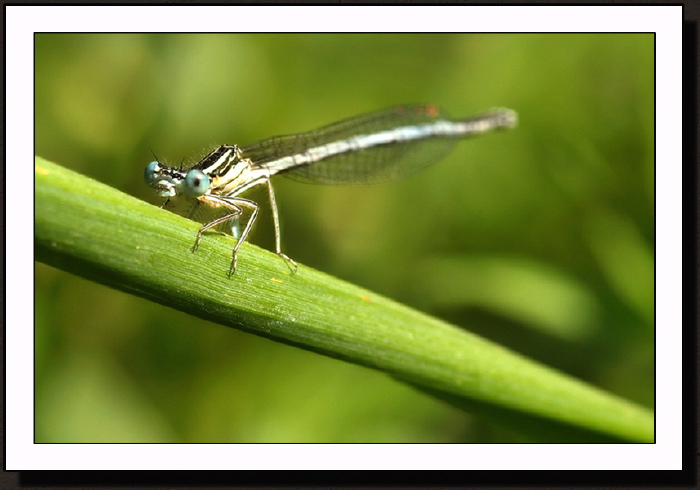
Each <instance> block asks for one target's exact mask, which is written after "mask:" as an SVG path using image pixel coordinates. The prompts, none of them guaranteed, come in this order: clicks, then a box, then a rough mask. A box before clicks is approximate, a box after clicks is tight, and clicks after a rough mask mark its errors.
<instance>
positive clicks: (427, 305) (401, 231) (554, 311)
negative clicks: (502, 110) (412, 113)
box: [35, 34, 654, 442]
mask: <svg viewBox="0 0 700 490" xmlns="http://www.w3.org/2000/svg"><path fill="white" fill-rule="evenodd" d="M35 41H36V42H35V47H36V48H35V49H36V107H37V108H40V110H39V111H38V112H37V114H36V154H37V155H40V156H42V157H45V158H48V159H51V160H55V161H59V162H61V163H62V164H64V165H67V166H69V167H71V168H72V169H74V170H77V171H79V172H81V173H83V174H86V175H88V176H91V177H93V178H95V179H97V180H100V181H102V182H105V183H107V184H109V185H111V186H114V187H116V188H119V189H121V190H123V191H125V192H128V193H130V194H133V195H135V196H138V197H140V198H142V199H144V200H148V201H149V202H152V203H154V204H160V201H159V200H158V198H156V197H155V196H154V195H153V194H152V193H151V192H150V191H149V188H148V187H147V186H146V185H145V184H143V182H142V175H143V168H144V166H145V165H146V163H148V162H149V161H151V160H153V154H156V155H157V156H158V158H159V159H160V160H162V161H166V162H170V163H172V164H178V163H180V162H181V161H184V164H186V165H187V164H191V163H194V162H195V161H197V160H198V159H199V157H201V156H202V155H203V153H204V152H205V151H207V150H208V149H211V148H212V147H214V146H216V145H218V144H222V143H236V144H246V143H250V142H253V141H255V140H257V139H262V138H267V137H269V136H273V135H277V134H285V133H292V132H299V131H306V130H310V129H314V128H316V127H319V126H321V125H324V124H326V123H330V122H334V121H337V120H340V119H343V118H345V117H349V116H353V115H357V114H361V113H364V112H368V111H373V110H378V109H381V108H384V107H388V106H391V105H394V104H401V103H412V102H434V103H437V104H439V105H440V106H442V107H443V108H445V109H446V111H447V112H449V113H450V114H452V115H454V116H468V115H470V114H474V113H477V112H480V111H483V110H485V109H488V108H491V107H495V106H503V107H509V108H512V109H515V110H516V111H518V113H519V115H520V126H519V127H518V128H517V129H515V130H512V131H509V132H503V133H498V134H494V135H486V136H484V137H481V138H478V139H475V140H473V141H468V142H464V143H461V144H460V145H459V146H458V147H457V149H456V150H455V151H454V152H453V153H452V154H451V155H450V156H449V157H448V158H447V159H445V160H444V161H443V162H440V163H439V164H437V165H434V166H432V167H431V168H429V169H427V170H426V171H424V172H422V173H420V174H418V175H416V176H413V177H410V178H408V179H405V180H403V181H401V182H397V183H396V184H393V185H389V186H382V187H366V188H335V187H324V186H313V185H304V184H299V183H295V182H292V181H287V180H285V179H284V178H280V179H279V181H277V180H276V181H275V189H276V191H277V194H278V196H277V197H278V205H279V207H280V213H281V215H282V216H281V219H282V226H283V236H282V239H283V247H284V250H285V252H286V253H287V254H288V255H290V256H291V257H292V258H294V259H295V260H297V261H299V262H302V263H304V264H306V265H309V266H312V267H315V268H317V269H320V270H323V271H326V272H328V273H330V274H333V275H336V276H338V277H341V278H344V279H347V280H349V281H351V282H354V283H357V284H359V285H361V286H363V287H367V288H370V289H373V290H375V291H377V292H379V293H381V294H384V295H386V296H389V297H392V298H394V299H396V300H398V301H401V302H403V303H406V304H408V305H412V306H414V307H416V308H419V309H421V310H423V311H426V312H428V313H430V314H433V315H436V316H439V317H442V318H444V319H446V320H448V321H450V322H452V323H455V324H457V325H469V326H470V328H472V326H474V325H478V329H477V330H474V329H473V328H472V331H475V332H476V333H478V334H480V335H482V336H484V337H487V338H490V339H493V340H495V341H497V342H499V343H501V344H503V345H506V346H508V347H510V348H512V349H514V350H516V351H519V352H521V353H524V354H526V355H529V356H530V357H533V358H535V359H537V360H539V361H541V362H543V363H546V364H549V365H551V366H553V367H555V368H558V369H561V370H563V371H565V372H568V373H571V374H573V375H575V376H578V377H580V378H582V379H584V380H586V381H589V382H591V383H593V384H595V385H597V386H599V387H601V388H603V389H606V390H609V391H612V392H614V393H616V394H619V395H621V396H623V397H626V398H629V399H630V400H633V401H635V402H638V403H641V404H642V405H645V406H648V407H653V388H654V384H653V382H654V381H653V380H654V378H653V372H654V371H653V368H654V364H653V362H654V361H653V347H654V345H653V341H654V330H653V328H654V160H653V150H654V140H653V135H654V111H653V109H654V108H653V103H654V73H653V69H654V59H653V56H654V52H653V49H654V44H653V42H654V41H653V36H652V35H646V34H611V35H608V34H571V35H570V34H561V35H559V34H546V35H520V34H518V35H510V34H509V35H501V34H487V35H442V34H440V35H432V34H430V35H429V34H416V35H414V34H410V35H409V34H401V35H394V34H265V35H262V34H249V35H238V34H230V35H229V34H225V35H220V34H216V35H215V34H186V35H164V34H156V35H141V34H76V35H73V34H70V35H68V34H37V35H36V39H35ZM260 202H261V204H263V205H264V199H260ZM270 221H271V220H270V216H269V214H267V213H263V215H262V216H261V219H260V220H259V221H258V223H257V225H256V226H257V228H256V231H255V233H254V236H253V241H254V242H255V243H258V244H260V245H263V246H266V247H268V248H269V249H271V248H272V245H273V241H272V240H273V234H272V226H271V223H270ZM193 240H194V237H193ZM280 266H281V267H282V264H281V265H280ZM221 280H222V281H225V280H227V279H226V276H225V274H224V273H222V277H221ZM475 285H476V286H475ZM35 319H36V401H37V403H36V440H37V442H504V441H506V442H509V441H514V440H518V439H517V438H516V436H514V435H513V434H512V433H510V432H507V431H505V430H504V429H501V428H499V427H494V426H491V425H487V424H485V423H483V422H482V421H480V420H479V419H476V418H473V417H470V416H468V415H465V414H464V413H461V412H459V411H457V410H456V409H454V408H451V407H449V406H447V405H445V404H443V403H442V402H439V401H437V400H435V399H431V398H428V397H426V396H425V395H422V394H420V393H418V392H415V391H413V390H411V389H410V388H408V387H406V386H403V385H400V384H398V383H396V382H394V381H392V380H391V379H389V378H387V377H385V376H383V375H381V374H379V373H376V372H372V371H370V370H367V369H363V368H360V367H357V366H353V365H349V364H346V363H343V362H340V361H335V360H332V359H327V358H323V357H321V356H318V355H314V354H311V353H308V352H304V351H301V350H299V349H294V348H290V347H287V346H284V345H279V344H275V343H273V342H271V341H268V340H265V339H261V338H257V337H253V336H250V335H247V334H243V333H241V332H238V331H235V330H231V329H226V328H224V327H220V326H217V325H212V324H208V323H205V322H202V321H200V320H196V319H193V318H190V317H187V316H186V315H183V314H181V313H178V312H175V311H172V310H168V309H165V308H163V307H161V306H159V305H156V304H151V303H149V302H147V301H145V300H142V299H140V298H136V297H132V296H128V295H125V294H122V293H118V292H115V291H113V290H110V289H108V288H104V287H101V286H98V285H95V284H93V283H89V282H87V281H84V280H82V279H78V278H76V277H73V276H70V275H68V274H65V273H62V272H59V271H57V270H54V269H51V268H49V267H47V266H44V265H43V264H37V267H36V308H35Z"/></svg>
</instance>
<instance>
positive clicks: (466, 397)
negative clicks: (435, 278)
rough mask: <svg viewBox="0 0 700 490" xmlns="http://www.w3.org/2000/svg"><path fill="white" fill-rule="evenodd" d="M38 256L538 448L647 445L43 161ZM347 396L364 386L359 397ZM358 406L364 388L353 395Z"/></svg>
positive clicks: (471, 349) (569, 398)
mask: <svg viewBox="0 0 700 490" xmlns="http://www.w3.org/2000/svg"><path fill="white" fill-rule="evenodd" d="M35 178H36V181H35V196H36V198H35V206H36V208H35V209H36V215H35V219H36V223H35V251H36V259H37V260H39V261H41V262H45V263H47V264H49V265H52V266H54V267H57V268H60V269H63V270H65V271H68V272H71V273H73V274H76V275H79V276H82V277H86V278H88V279H92V280H94V281H96V282H99V283H102V284H106V285H109V286H111V287H114V288H116V289H119V290H122V291H127V292H130V293H133V294H136V295H138V296H141V297H144V298H148V299H151V300H153V301H156V302H158V303H161V304H163V305H166V306H169V307H172V308H175V309H178V310H181V311H184V312H186V313H189V314H191V315H194V316H197V317H200V318H204V319H206V320H210V321H214V322H218V323H221V324H222V325H226V326H230V327H234V328H238V329H241V330H244V331H247V332H250V333H253V334H256V335H261V336H264V337H268V338H271V339H274V340H277V341H280V342H284V343H287V344H291V345H295V346H298V347H301V348H304V349H307V350H311V351H315V352H319V353H322V354H324V355H328V356H331V357H335V358H338V359H344V360H346V361H349V362H353V363H356V364H360V365H363V366H367V367H371V368H374V369H378V370H381V371H384V372H386V373H388V374H389V375H391V376H394V377H395V378H397V379H400V380H402V381H404V382H407V383H410V384H411V385H413V386H415V387H417V388H418V389H421V390H423V391H425V392H428V393H430V394H432V395H434V396H437V397H439V398H441V399H443V400H446V401H448V402H449V403H451V404H453V405H455V406H458V407H461V408H463V409H465V410H468V411H471V412H474V413H477V414H479V415H480V416H484V417H487V418H490V419H491V420H494V421H495V422H497V423H500V424H504V425H507V426H510V427H512V428H514V429H516V430H518V431H520V432H522V433H526V434H529V435H530V436H531V437H534V438H536V439H539V440H553V441H559V442H565V441H567V442H568V441H608V440H616V441H634V442H652V441H653V437H654V421H653V414H652V413H650V412H649V411H648V410H646V409H644V408H641V407H638V406H636V405H635V404H633V403H630V402H628V401H626V400H623V399H621V398H619V397H616V396H614V395H611V394H608V393H605V392H603V391H601V390H599V389H597V388H594V387H592V386H590V385H587V384H585V383H583V382H581V381H578V380H576V379H574V378H571V377H569V376H566V375H564V374H561V373H558V372H556V371H554V370H553V369H551V368H548V367H546V366H542V365H539V364H537V363H535V362H533V361H531V360H528V359H526V358H524V357H522V356H519V355H518V354H516V353H513V352H511V351H508V350H507V349H505V348H503V347H500V346H498V345H496V344H493V343H492V342H489V341H486V340H484V339H482V338H480V337H477V336H475V335H473V334H470V333H468V332H466V331H464V330H463V329H460V328H458V327H456V326H453V325H450V324H447V323H445V322H443V321H441V320H438V319H436V318H432V317H430V316H428V315H425V314H423V313H420V312H418V311H415V310H413V309H411V308H409V307H406V306H404V305H401V304H398V303H396V302H394V301H391V300H389V299H386V298H383V297H381V296H379V295H377V294H375V293H372V292H370V291H367V290H364V289H361V288H359V287H356V286H353V285H351V284H348V283H346V282H343V281H340V280H338V279H335V278H333V277H330V276H328V275H326V274H323V273H321V272H318V271H315V270H313V269H310V268H308V267H304V266H303V265H300V266H299V271H298V272H297V274H296V275H291V274H290V273H289V271H288V269H287V266H286V265H285V263H284V262H283V261H282V260H280V259H279V258H278V257H277V256H276V255H275V254H273V253H270V252H267V251H264V250H262V249H260V248H258V247H255V246H253V245H250V244H248V243H246V244H244V245H243V247H242V248H241V253H240V256H239V267H238V270H237V272H236V274H235V275H234V276H233V277H232V278H230V279H229V278H228V277H227V276H226V272H227V270H228V267H229V262H230V258H231V249H232V246H233V244H234V243H235V241H234V239H233V238H232V237H230V236H225V235H220V234H207V235H206V236H205V237H204V239H203V240H202V242H201V244H200V247H199V250H198V251H197V252H196V253H194V254H193V253H191V252H190V249H191V247H192V244H193V242H194V237H195V233H196V231H197V229H198V228H199V225H198V224H197V223H195V222H193V221H190V220H187V219H184V218H182V217H180V216H177V215H175V214H173V213H171V212H168V211H165V210H162V209H159V208H158V207H157V206H154V205H151V204H147V203H145V202H142V201H139V200H137V199H135V198H133V197H131V196H128V195H126V194H123V193H121V192H119V191H117V190H115V189H113V188H110V187H108V186H105V185H103V184H100V183H98V182H95V181H93V180H91V179H89V178H87V177H84V176H81V175H79V174H76V173H74V172H72V171H70V170H67V169H65V168H62V167H60V166H58V165H56V164H53V163H51V162H48V161H46V160H44V159H41V158H39V157H37V158H36V160H35ZM349 389H357V388H356V387H351V388H349ZM358 396H361V391H358Z"/></svg>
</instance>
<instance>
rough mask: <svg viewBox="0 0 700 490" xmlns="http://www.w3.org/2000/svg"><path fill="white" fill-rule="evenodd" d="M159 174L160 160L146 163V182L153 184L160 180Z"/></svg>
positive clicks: (144, 176) (144, 175) (144, 177)
mask: <svg viewBox="0 0 700 490" xmlns="http://www.w3.org/2000/svg"><path fill="white" fill-rule="evenodd" d="M159 174H160V167H159V166H158V162H151V163H149V164H148V165H146V170H144V172H143V180H145V181H146V184H148V185H150V186H153V185H154V184H155V183H156V182H158V178H159Z"/></svg>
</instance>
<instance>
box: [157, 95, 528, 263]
mask: <svg viewBox="0 0 700 490" xmlns="http://www.w3.org/2000/svg"><path fill="white" fill-rule="evenodd" d="M516 124H517V114H516V113H515V112H514V111H512V110H510V109H492V110H490V111H488V112H486V113H483V114H480V115H477V116H474V117H470V118H466V119H458V120H452V119H449V118H448V117H447V116H446V115H445V114H444V113H442V112H441V111H440V109H439V108H438V107H437V106H435V105H432V104H424V105H410V106H399V107H394V108H391V109H387V110H384V111H380V112H375V113H371V114H367V115H364V116H358V117H354V118H351V119H347V120H345V121H341V122H338V123H335V124H331V125H329V126H325V127H323V128H321V129H317V130H316V131H310V132H308V133H299V134H293V135H288V136H276V137H273V138H269V139H266V140H262V141H259V142H257V143H253V144H251V145H249V146H245V147H242V148H239V147H238V146H236V145H222V146H220V147H218V148H217V149H216V150H214V151H212V152H211V153H209V154H208V155H207V156H205V157H204V158H203V159H202V160H201V161H199V163H197V164H196V165H194V166H193V167H192V168H190V169H187V170H183V169H181V168H174V167H168V166H166V165H163V164H162V163H161V162H159V161H154V162H151V163H149V164H148V166H146V171H145V174H144V177H145V179H146V183H148V184H149V185H150V186H151V187H154V188H155V189H156V190H157V192H158V195H160V196H161V197H165V198H167V199H166V201H165V202H166V203H167V202H168V200H169V199H170V198H173V197H175V196H178V195H184V196H186V197H187V198H190V199H195V200H196V204H198V205H199V204H205V205H208V206H211V207H214V208H223V209H224V210H225V214H224V215H223V216H221V217H220V218H217V219H215V220H213V221H211V222H209V223H207V224H205V225H204V226H202V228H201V229H200V230H199V232H198V233H197V238H196V240H195V243H194V246H193V247H192V251H193V252H194V251H195V250H196V249H197V247H198V246H199V241H200V240H201V238H202V233H204V232H205V231H207V230H209V229H211V228H213V227H215V226H219V225H221V224H223V223H231V224H232V225H233V226H232V228H233V229H234V234H237V235H239V236H237V238H238V242H237V243H236V245H235V246H234V248H233V258H232V260H231V266H230V268H229V276H230V275H232V274H233V273H234V272H235V271H236V266H237V258H238V249H239V248H240V246H241V245H242V244H243V242H244V241H245V240H246V238H247V237H248V234H249V233H250V230H251V228H252V226H253V223H254V222H255V218H256V217H257V215H258V204H257V203H256V202H254V201H251V200H249V199H245V198H243V197H240V195H241V194H242V193H243V192H245V191H247V190H248V189H250V188H252V187H256V186H258V185H265V186H267V190H268V195H269V199H270V205H271V209H272V218H273V222H274V227H275V251H276V252H277V255H279V256H280V257H282V258H283V259H284V260H285V261H286V262H287V264H288V266H289V267H290V269H291V271H292V273H294V272H296V269H297V265H296V263H295V262H294V261H293V260H292V259H290V258H289V257H287V256H286V255H285V254H284V253H282V249H281V241H280V227H279V215H278V212H277V203H276V200H275V193H274V190H273V189H272V184H271V183H270V179H271V178H272V177H273V176H275V175H277V174H281V173H285V175H287V176H289V177H291V178H294V179H296V180H302V181H306V182H316V183H322V184H333V185H353V184H356V185H359V184H375V183H382V182H387V181H390V180H394V179H397V178H399V177H402V176H405V175H408V174H411V173H413V172H416V171H418V170H420V169H422V168H424V167H426V166H427V165H429V164H431V163H433V162H435V161H437V160H439V159H441V158H443V157H444V156H445V155H447V153H449V152H450V150H452V148H453V147H454V145H456V144H457V141H458V140H459V139H462V138H468V137H471V136H476V135H478V134H482V133H486V132H489V131H493V130H496V129H502V128H512V127H514V126H515V125H516ZM163 205H165V203H164V204H163ZM243 209H247V210H249V211H250V217H249V218H248V221H247V222H246V224H245V226H244V227H243V230H242V232H240V233H239V234H238V233H235V231H236V230H237V228H238V220H239V217H240V216H241V215H242V213H243Z"/></svg>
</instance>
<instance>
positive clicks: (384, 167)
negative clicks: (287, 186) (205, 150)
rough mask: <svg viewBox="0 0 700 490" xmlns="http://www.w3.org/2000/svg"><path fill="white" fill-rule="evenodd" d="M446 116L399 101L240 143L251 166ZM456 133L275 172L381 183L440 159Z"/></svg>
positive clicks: (320, 180)
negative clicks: (308, 127) (314, 127)
mask: <svg viewBox="0 0 700 490" xmlns="http://www.w3.org/2000/svg"><path fill="white" fill-rule="evenodd" d="M439 120H449V119H448V118H447V116H446V115H445V114H444V113H442V112H441V111H440V110H439V108H438V107H436V106H434V105H410V106H399V107H394V108H391V109H387V110H384V111H380V112H375V113H372V114H367V115H364V116H359V117H354V118H351V119H347V120H345V121H341V122H338V123H335V124H331V125H329V126H325V127H323V128H320V129H317V130H315V131H310V132H308V133H299V134H294V135H288V136H277V137H273V138H270V139H266V140H263V141H259V142H257V143H253V144H252V145H249V146H246V147H244V148H242V154H243V157H244V158H250V160H251V161H252V162H253V165H254V166H264V165H265V164H266V163H269V162H272V161H275V160H279V159H281V158H283V157H286V156H290V155H297V154H301V153H304V152H306V151H307V150H309V149H311V148H317V147H321V146H323V145H327V144H330V143H334V142H337V141H342V140H346V139H348V138H352V137H355V136H362V135H371V134H376V133H380V132H383V131H391V130H395V129H396V128H400V127H406V126H409V127H412V126H419V125H422V124H426V123H431V122H436V121H439ZM457 141H458V137H454V136H444V137H439V136H433V137H430V138H423V139H416V140H412V141H397V142H393V143H391V144H383V145H377V146H373V147H369V148H362V149H361V150H358V151H348V152H345V153H342V154H339V155H334V156H331V157H328V158H325V159H323V160H321V161H318V162H314V163H312V164H310V165H305V166H290V167H289V168H287V169H284V170H281V171H280V172H277V173H284V175H285V176H287V177H289V178H292V179H294V180H300V181H304V182H313V183H321V184H331V185H364V184H378V183H384V182H388V181H391V180H395V179H397V178H400V177H403V176H405V175H408V174H412V173H414V172H417V171H418V170H421V169H423V168H424V167H426V166H428V165H430V164H432V163H434V162H436V161H438V160H440V159H442V158H443V157H445V156H446V155H447V153H449V152H450V151H451V150H452V149H453V147H454V145H455V144H456V143H457Z"/></svg>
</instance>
